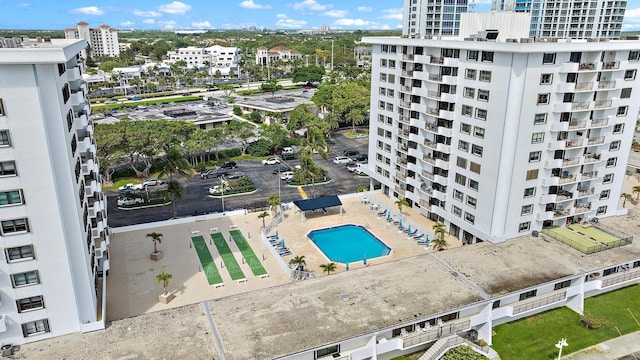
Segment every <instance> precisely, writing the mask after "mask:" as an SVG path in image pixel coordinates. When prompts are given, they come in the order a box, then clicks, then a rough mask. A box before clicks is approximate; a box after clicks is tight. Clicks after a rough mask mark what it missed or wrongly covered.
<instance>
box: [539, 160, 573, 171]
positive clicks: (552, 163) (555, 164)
mask: <svg viewBox="0 0 640 360" xmlns="http://www.w3.org/2000/svg"><path fill="white" fill-rule="evenodd" d="M578 160H580V159H579V158H578ZM544 167H545V169H555V168H559V167H562V159H547V160H545V162H544Z"/></svg>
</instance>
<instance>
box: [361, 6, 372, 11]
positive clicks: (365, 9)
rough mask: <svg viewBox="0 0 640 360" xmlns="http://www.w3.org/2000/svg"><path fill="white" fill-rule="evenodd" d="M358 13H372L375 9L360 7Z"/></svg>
mask: <svg viewBox="0 0 640 360" xmlns="http://www.w3.org/2000/svg"><path fill="white" fill-rule="evenodd" d="M358 11H362V12H371V11H373V8H372V7H371V6H358Z"/></svg>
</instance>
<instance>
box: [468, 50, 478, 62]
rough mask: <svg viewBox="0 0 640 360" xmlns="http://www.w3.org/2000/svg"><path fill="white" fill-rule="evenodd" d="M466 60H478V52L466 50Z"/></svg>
mask: <svg viewBox="0 0 640 360" xmlns="http://www.w3.org/2000/svg"><path fill="white" fill-rule="evenodd" d="M467 60H476V61H477V60H478V50H468V51H467Z"/></svg>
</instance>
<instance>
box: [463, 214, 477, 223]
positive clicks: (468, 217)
mask: <svg viewBox="0 0 640 360" xmlns="http://www.w3.org/2000/svg"><path fill="white" fill-rule="evenodd" d="M464 219H465V220H466V221H468V222H470V223H472V224H473V223H475V222H476V217H475V216H474V215H473V214H469V213H468V212H466V211H465V213H464Z"/></svg>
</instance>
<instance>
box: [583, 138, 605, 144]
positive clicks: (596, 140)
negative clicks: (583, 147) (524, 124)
mask: <svg viewBox="0 0 640 360" xmlns="http://www.w3.org/2000/svg"><path fill="white" fill-rule="evenodd" d="M602 144H604V136H598V137H596V138H590V139H589V141H587V145H588V146H594V145H602Z"/></svg>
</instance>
